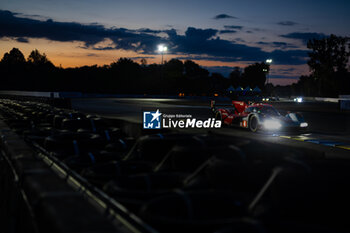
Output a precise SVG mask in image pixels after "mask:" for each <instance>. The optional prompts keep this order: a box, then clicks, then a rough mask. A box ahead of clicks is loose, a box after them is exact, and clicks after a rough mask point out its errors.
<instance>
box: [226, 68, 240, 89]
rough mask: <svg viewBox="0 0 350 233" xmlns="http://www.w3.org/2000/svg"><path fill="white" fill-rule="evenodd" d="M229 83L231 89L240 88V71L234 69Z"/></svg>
mask: <svg viewBox="0 0 350 233" xmlns="http://www.w3.org/2000/svg"><path fill="white" fill-rule="evenodd" d="M229 78H230V82H231V85H232V86H233V87H238V86H242V84H243V83H242V71H241V69H240V68H239V67H235V68H234V69H233V71H232V72H231V73H230V76H229Z"/></svg>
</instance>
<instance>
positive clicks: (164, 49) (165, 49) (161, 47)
mask: <svg viewBox="0 0 350 233" xmlns="http://www.w3.org/2000/svg"><path fill="white" fill-rule="evenodd" d="M167 50H168V48H167V47H166V46H164V45H162V44H161V45H158V51H159V52H162V53H163V52H166V51H167Z"/></svg>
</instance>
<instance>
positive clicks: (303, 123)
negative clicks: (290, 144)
mask: <svg viewBox="0 0 350 233" xmlns="http://www.w3.org/2000/svg"><path fill="white" fill-rule="evenodd" d="M308 126H309V125H308V123H307V122H302V123H300V127H302V128H305V127H308Z"/></svg>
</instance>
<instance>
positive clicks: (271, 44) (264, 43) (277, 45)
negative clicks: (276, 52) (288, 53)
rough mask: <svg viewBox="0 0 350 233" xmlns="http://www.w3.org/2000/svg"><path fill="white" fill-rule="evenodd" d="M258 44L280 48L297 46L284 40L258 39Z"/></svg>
mask: <svg viewBox="0 0 350 233" xmlns="http://www.w3.org/2000/svg"><path fill="white" fill-rule="evenodd" d="M257 44H258V45H267V46H272V47H274V48H281V49H289V48H298V47H297V46H295V45H293V44H290V43H286V42H276V41H275V42H263V41H259V42H258V43H257Z"/></svg>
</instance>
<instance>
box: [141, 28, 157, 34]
mask: <svg viewBox="0 0 350 233" xmlns="http://www.w3.org/2000/svg"><path fill="white" fill-rule="evenodd" d="M136 31H138V32H143V33H154V34H156V33H161V32H162V31H161V30H152V29H149V28H140V29H138V30H136Z"/></svg>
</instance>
